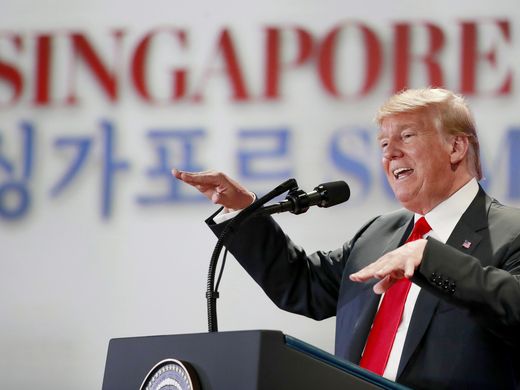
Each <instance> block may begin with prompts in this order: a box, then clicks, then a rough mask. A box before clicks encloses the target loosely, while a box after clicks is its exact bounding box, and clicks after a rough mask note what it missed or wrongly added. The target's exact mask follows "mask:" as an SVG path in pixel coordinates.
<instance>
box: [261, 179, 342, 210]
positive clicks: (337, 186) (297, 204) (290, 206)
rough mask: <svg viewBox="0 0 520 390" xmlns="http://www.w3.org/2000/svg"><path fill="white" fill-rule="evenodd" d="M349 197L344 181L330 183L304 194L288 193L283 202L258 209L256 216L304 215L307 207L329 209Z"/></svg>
mask: <svg viewBox="0 0 520 390" xmlns="http://www.w3.org/2000/svg"><path fill="white" fill-rule="evenodd" d="M349 197H350V188H349V186H348V184H347V183H345V182H344V181H342V180H340V181H331V182H328V183H323V184H320V185H318V186H317V187H315V188H314V191H311V192H309V193H305V192H304V191H303V190H301V189H293V190H291V191H289V193H288V195H287V197H286V198H285V200H283V201H281V202H279V203H275V204H272V205H268V206H264V207H262V208H260V209H259V210H258V211H257V212H256V213H255V214H256V215H271V214H276V213H283V212H286V211H289V212H291V213H293V214H302V213H305V212H306V211H307V210H308V209H309V207H311V206H318V207H331V206H335V205H337V204H340V203H343V202H346V201H347V200H348V198H349Z"/></svg>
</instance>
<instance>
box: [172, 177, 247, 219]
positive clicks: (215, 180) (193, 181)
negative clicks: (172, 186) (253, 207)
mask: <svg viewBox="0 0 520 390" xmlns="http://www.w3.org/2000/svg"><path fill="white" fill-rule="evenodd" d="M172 174H173V176H175V177H176V178H177V179H179V180H182V181H183V182H184V183H186V184H189V185H191V186H192V187H195V188H196V189H197V190H199V191H200V192H201V193H202V194H204V196H206V198H208V199H209V200H211V201H212V202H213V203H215V204H219V205H222V206H224V207H225V208H226V209H227V210H229V211H234V210H240V209H243V208H246V207H247V206H249V205H250V204H251V203H253V201H254V200H255V195H254V194H253V193H252V192H251V191H248V190H247V189H246V188H245V187H243V186H242V185H241V184H240V183H238V182H236V181H235V180H233V179H231V178H230V177H229V176H227V175H226V174H225V173H222V172H216V171H205V172H183V171H179V170H178V169H172Z"/></svg>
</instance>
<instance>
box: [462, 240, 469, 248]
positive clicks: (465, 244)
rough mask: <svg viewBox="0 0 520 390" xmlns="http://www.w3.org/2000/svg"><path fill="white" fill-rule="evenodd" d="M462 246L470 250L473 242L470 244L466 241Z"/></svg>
mask: <svg viewBox="0 0 520 390" xmlns="http://www.w3.org/2000/svg"><path fill="white" fill-rule="evenodd" d="M462 246H463V247H464V248H466V249H469V247H470V246H471V242H469V241H468V240H464V242H463V243H462Z"/></svg>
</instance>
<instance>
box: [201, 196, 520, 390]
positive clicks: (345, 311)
mask: <svg viewBox="0 0 520 390" xmlns="http://www.w3.org/2000/svg"><path fill="white" fill-rule="evenodd" d="M211 221H212V219H211V218H210V219H208V221H207V222H208V223H209V224H210V226H211V225H212V223H211ZM222 225H223V224H219V225H214V224H213V225H212V226H211V227H212V229H213V230H214V231H215V233H217V234H218V233H219V231H221V229H222ZM412 225H413V214H412V213H410V212H409V211H406V210H399V211H396V212H393V213H390V214H386V215H383V216H379V217H377V218H374V219H372V220H371V221H369V222H368V223H367V224H366V225H365V226H363V227H362V228H361V230H359V231H358V232H357V234H356V235H355V236H354V238H353V239H352V240H351V241H350V242H348V243H345V244H344V245H343V246H342V247H341V248H339V249H336V250H334V251H330V252H323V251H320V252H316V253H313V254H311V255H307V254H306V253H305V252H304V250H303V249H302V248H301V247H299V246H297V245H295V244H294V243H293V242H292V241H291V240H290V239H289V238H288V237H287V236H286V235H285V234H284V233H283V231H282V230H281V228H280V227H279V226H278V225H277V224H276V222H274V220H273V219H272V218H271V217H257V218H253V219H251V220H249V221H247V222H245V223H244V224H243V225H241V227H240V229H239V230H238V232H237V233H236V234H235V236H234V238H233V240H232V242H231V243H230V244H229V245H227V247H228V248H229V250H230V251H231V253H232V254H233V255H234V256H235V258H237V260H238V261H239V262H240V264H241V265H242V266H243V267H244V268H245V270H246V271H247V272H248V273H249V274H250V275H251V276H252V277H253V279H254V280H255V281H256V282H257V283H258V284H259V285H260V286H261V287H262V288H263V289H264V291H265V292H266V293H267V295H268V296H269V297H270V298H271V299H272V300H273V302H274V303H275V304H276V305H277V306H279V307H280V308H282V309H284V310H288V311H291V312H294V313H298V314H302V315H305V316H308V317H311V318H314V319H318V320H319V319H323V318H327V317H331V316H334V315H335V316H336V351H335V353H336V355H338V356H340V357H343V358H345V359H347V360H349V361H351V362H353V363H359V360H360V358H361V353H362V351H363V347H364V345H365V342H366V339H367V336H368V333H369V330H370V327H371V324H372V321H373V318H374V315H375V313H376V311H377V307H378V302H379V299H380V296H379V295H376V294H374V293H373V291H372V286H373V285H374V283H375V281H371V282H367V283H354V282H351V281H350V280H349V278H348V276H349V275H350V274H351V273H353V272H355V271H357V270H359V269H361V268H363V267H364V266H366V265H367V264H369V263H371V262H373V261H374V260H377V259H378V258H379V257H380V256H381V255H382V254H384V253H386V252H388V251H391V250H393V249H395V248H397V247H398V246H399V245H402V243H403V242H404V241H405V239H406V237H407V236H408V234H409V232H410V230H411V228H412ZM468 243H469V244H468ZM519 275H520V210H518V209H513V208H509V207H505V206H503V205H501V204H500V203H498V202H497V201H496V200H494V199H491V198H490V197H488V196H487V195H486V194H485V193H484V191H483V190H482V189H480V191H479V193H478V195H477V196H476V198H475V199H474V201H473V202H472V203H471V205H470V207H469V208H468V210H467V211H466V212H465V213H464V215H463V216H462V218H461V219H460V221H459V222H458V224H457V226H456V227H455V229H454V231H453V233H452V235H451V236H450V238H449V239H448V242H447V243H446V244H442V243H440V242H439V241H437V240H435V239H432V238H429V239H428V243H427V245H426V249H425V253H424V257H423V260H422V263H421V265H420V267H419V268H418V269H417V270H416V272H415V275H414V277H413V279H412V281H413V282H414V283H416V284H418V285H419V286H420V287H421V288H422V289H421V292H420V294H419V297H418V299H417V303H416V305H415V308H414V312H413V315H412V319H411V323H410V328H409V330H408V334H407V337H406V341H405V345H404V349H403V354H402V357H401V361H400V364H399V370H398V374H397V382H399V383H402V384H404V385H407V386H410V387H412V388H418V389H419V388H427V389H443V388H446V389H448V388H449V389H490V388H495V389H520V352H519V348H518V347H519V346H520V277H519Z"/></svg>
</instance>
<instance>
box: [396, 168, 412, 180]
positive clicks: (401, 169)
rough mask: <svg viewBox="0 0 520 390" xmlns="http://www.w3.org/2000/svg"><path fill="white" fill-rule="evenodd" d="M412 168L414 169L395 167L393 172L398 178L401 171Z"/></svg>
mask: <svg viewBox="0 0 520 390" xmlns="http://www.w3.org/2000/svg"><path fill="white" fill-rule="evenodd" d="M411 170H412V168H397V169H394V171H393V174H394V176H395V177H396V178H398V177H399V175H400V174H401V173H403V172H406V171H411Z"/></svg>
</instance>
